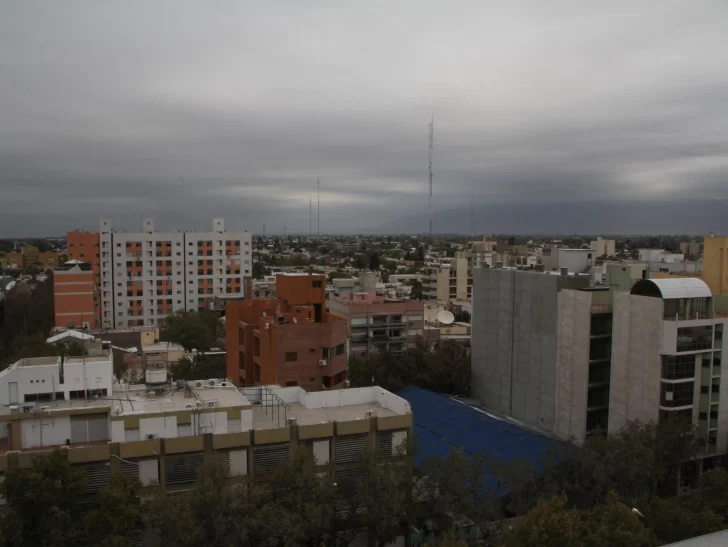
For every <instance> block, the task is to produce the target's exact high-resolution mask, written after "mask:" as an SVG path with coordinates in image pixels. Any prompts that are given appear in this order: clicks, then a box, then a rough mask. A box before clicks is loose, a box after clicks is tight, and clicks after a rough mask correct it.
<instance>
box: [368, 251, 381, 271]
mask: <svg viewBox="0 0 728 547" xmlns="http://www.w3.org/2000/svg"><path fill="white" fill-rule="evenodd" d="M369 269H370V270H371V271H373V272H376V271H379V254H377V253H372V254H371V255H370V256H369Z"/></svg>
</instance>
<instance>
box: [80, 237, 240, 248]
mask: <svg viewBox="0 0 728 547" xmlns="http://www.w3.org/2000/svg"><path fill="white" fill-rule="evenodd" d="M217 243H218V244H220V245H222V240H217ZM154 244H155V246H156V247H171V246H172V242H171V241H155V242H154ZM194 244H195V242H194V241H190V242H189V243H188V245H189V246H190V247H192V246H193V245H194ZM212 244H213V242H212V241H209V240H208V241H198V242H197V246H198V247H202V246H203V245H209V246H211V245H212ZM244 244H245V246H246V247H248V246H250V242H249V241H245V243H244ZM181 245H182V244H181V243H180V242H179V241H176V242H175V246H176V247H180V246H181ZM225 245H226V246H227V247H230V246H231V245H235V246H237V247H239V246H240V240H239V239H236V240H226V241H225ZM79 246H80V247H83V243H81V244H80V245H79ZM94 246H95V247H98V244H96V245H94ZM116 246H117V247H121V243H120V242H119V243H117V244H116ZM141 246H142V242H141V241H127V242H126V247H141ZM151 246H152V242H151V241H147V247H151ZM69 247H73V244H70V245H69Z"/></svg>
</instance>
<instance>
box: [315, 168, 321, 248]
mask: <svg viewBox="0 0 728 547" xmlns="http://www.w3.org/2000/svg"><path fill="white" fill-rule="evenodd" d="M316 208H317V211H316V214H317V218H316V237H317V238H318V239H321V179H316Z"/></svg>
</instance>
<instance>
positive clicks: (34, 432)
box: [20, 416, 71, 448]
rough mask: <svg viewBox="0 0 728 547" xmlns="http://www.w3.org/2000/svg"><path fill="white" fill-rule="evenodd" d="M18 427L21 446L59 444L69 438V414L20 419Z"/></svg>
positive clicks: (62, 443) (31, 446) (33, 446)
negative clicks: (19, 428)
mask: <svg viewBox="0 0 728 547" xmlns="http://www.w3.org/2000/svg"><path fill="white" fill-rule="evenodd" d="M20 427H21V433H20V435H21V437H20V438H21V439H22V447H23V448H36V447H39V446H61V445H64V444H66V439H70V438H71V417H70V416H59V417H53V418H52V417H50V416H39V417H38V418H36V419H34V420H22V421H21V426H20Z"/></svg>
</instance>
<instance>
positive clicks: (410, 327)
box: [329, 280, 425, 359]
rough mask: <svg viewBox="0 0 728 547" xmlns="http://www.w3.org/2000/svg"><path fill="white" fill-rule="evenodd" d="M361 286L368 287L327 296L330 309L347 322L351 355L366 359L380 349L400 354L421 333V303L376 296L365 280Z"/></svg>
mask: <svg viewBox="0 0 728 547" xmlns="http://www.w3.org/2000/svg"><path fill="white" fill-rule="evenodd" d="M335 281H336V280H335ZM347 281H349V280H347ZM361 288H362V289H367V288H368V289H369V290H360V291H357V292H345V293H342V294H341V295H339V296H333V297H332V298H331V299H329V309H330V310H331V311H332V312H334V313H336V314H338V315H341V316H343V317H344V318H346V320H347V322H348V326H349V332H350V335H351V346H350V352H351V355H352V356H354V357H357V358H360V359H368V358H370V357H371V356H372V355H375V354H378V353H380V352H383V351H387V352H389V353H402V352H404V351H406V349H407V348H408V347H414V345H415V343H416V341H417V338H418V337H421V336H422V334H423V328H424V312H425V309H424V303H423V302H421V301H417V300H404V299H399V298H383V297H380V296H377V294H376V290H374V289H373V288H372V287H368V286H367V284H366V283H361Z"/></svg>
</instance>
